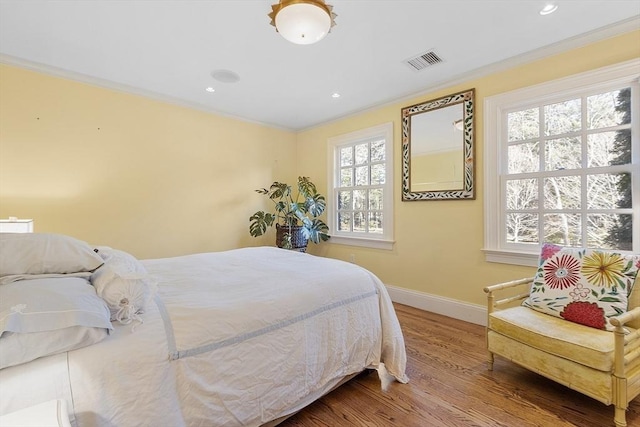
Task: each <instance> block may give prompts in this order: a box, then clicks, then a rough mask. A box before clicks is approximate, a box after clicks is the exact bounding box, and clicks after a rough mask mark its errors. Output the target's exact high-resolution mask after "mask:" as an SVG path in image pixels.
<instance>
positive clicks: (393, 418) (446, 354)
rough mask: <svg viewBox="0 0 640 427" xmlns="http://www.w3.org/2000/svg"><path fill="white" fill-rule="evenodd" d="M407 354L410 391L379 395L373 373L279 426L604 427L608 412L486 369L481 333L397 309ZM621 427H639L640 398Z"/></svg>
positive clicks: (567, 392) (397, 387) (509, 367)
mask: <svg viewBox="0 0 640 427" xmlns="http://www.w3.org/2000/svg"><path fill="white" fill-rule="evenodd" d="M395 307H396V312H397V314H398V318H399V319H400V324H401V325H402V330H403V332H404V337H405V343H406V347H407V358H408V360H407V375H408V376H409V378H410V382H409V384H400V383H397V382H394V383H393V384H391V386H390V387H389V391H388V392H386V393H383V392H381V391H380V381H379V380H378V378H377V374H376V373H375V372H374V373H372V374H369V375H361V376H359V377H356V378H354V379H353V380H351V381H350V382H348V383H346V384H344V385H343V386H342V387H340V388H338V389H336V390H334V391H333V392H331V393H330V394H328V395H327V396H325V397H324V398H322V399H320V400H319V401H317V402H315V403H314V404H312V405H311V406H309V407H307V408H305V409H304V410H303V411H301V412H300V413H298V414H296V415H294V416H293V417H291V418H289V419H288V420H286V421H285V422H284V423H282V424H280V426H281V427H294V426H308V427H311V426H327V427H329V426H330V427H335V426H367V427H387V426H399V427H413V426H415V427H418V426H419V427H432V426H433V427H437V426H451V427H463V426H504V427H525V426H540V427H546V426H549V427H562V426H579V427H591V426H593V427H603V426H613V425H614V424H613V407H612V406H605V405H603V404H602V403H600V402H598V401H596V400H593V399H591V398H589V397H586V396H584V395H582V394H579V393H577V392H574V391H572V390H571V389H568V388H566V387H564V386H562V385H559V384H557V383H555V382H553V381H551V380H548V379H546V378H544V377H542V376H540V375H537V374H535V373H532V372H529V371H527V370H525V369H523V368H520V367H518V366H516V365H514V364H513V363H510V362H508V361H506V360H505V359H502V358H499V357H496V363H495V368H494V371H492V372H490V371H487V369H486V350H485V338H484V331H485V330H484V327H482V326H478V325H474V324H470V323H466V322H463V321H459V320H455V319H452V318H448V317H444V316H440V315H437V314H433V313H429V312H425V311H421V310H417V309H414V308H411V307H407V306H403V305H398V304H395ZM627 424H628V425H629V426H630V427H633V426H636V427H638V426H640V398H638V399H635V400H634V401H633V402H631V404H630V407H629V410H628V411H627Z"/></svg>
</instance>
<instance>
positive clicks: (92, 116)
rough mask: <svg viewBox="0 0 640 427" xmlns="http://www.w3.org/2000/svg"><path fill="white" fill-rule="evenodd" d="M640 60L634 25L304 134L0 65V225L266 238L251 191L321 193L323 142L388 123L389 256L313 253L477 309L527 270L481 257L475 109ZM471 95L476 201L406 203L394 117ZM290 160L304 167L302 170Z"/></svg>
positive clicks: (155, 247)
mask: <svg viewBox="0 0 640 427" xmlns="http://www.w3.org/2000/svg"><path fill="white" fill-rule="evenodd" d="M637 57H640V31H636V32H633V33H629V34H626V35H623V36H619V37H616V38H612V39H609V40H605V41H602V42H599V43H596V44H593V45H590V46H587V47H584V48H580V49H575V50H573V51H570V52H567V53H564V54H560V55H556V56H553V57H550V58H547V59H544V60H540V61H537V62H535V63H531V64H527V65H524V66H520V67H516V68H513V69H510V70H508V71H505V72H500V73H496V74H493V75H490V76H487V77H483V78H478V79H475V80H471V81H468V82H465V83H462V84H459V85H455V86H452V87H449V88H446V89H443V90H438V91H435V92H432V93H428V94H424V95H421V96H419V97H415V98H413V99H408V100H405V101H402V102H398V103H394V104H390V105H386V106H383V107H380V108H378V109H374V110H370V111H366V112H363V113H361V114H359V115H355V116H351V117H348V118H345V119H343V120H339V121H336V122H333V123H330V124H327V125H324V126H319V127H317V128H314V129H310V130H307V131H304V132H300V133H299V134H297V135H296V134H294V133H291V132H286V131H282V130H278V129H273V128H269V127H265V126H260V125H256V124H250V123H246V122H243V121H238V120H234V119H230V118H225V117H221V116H217V115H214V114H208V113H204V112H200V111H195V110H190V109H187V108H182V107H178V106H174V105H170V104H166V103H163V102H158V101H153V100H150V99H146V98H143V97H139V96H135V95H130V94H125V93H120V92H117V91H112V90H107V89H102V88H97V87H93V86H89V85H85V84H81V83H77V82H72V81H68V80H65V79H60V78H55V77H51V76H46V75H43V74H39V73H35V72H31V71H26V70H23V69H18V68H14V67H9V66H0V217H2V218H6V217H8V216H17V217H30V218H34V219H35V221H36V225H35V227H36V231H43V232H44V231H47V232H57V233H65V234H70V235H73V236H76V237H78V238H81V239H83V240H86V241H89V242H91V243H95V244H104V245H110V246H113V247H116V248H121V249H124V250H127V251H129V252H131V253H133V254H134V255H136V256H137V257H139V258H149V257H160V256H172V255H178V254H185V253H193V252H200V251H215V250H224V249H230V248H235V247H242V246H249V245H258V244H271V242H272V241H273V235H269V236H267V237H266V238H264V239H253V238H251V237H250V236H249V234H248V217H249V216H250V215H251V213H253V212H254V211H255V210H257V209H258V208H260V207H262V206H265V207H266V206H267V205H263V201H262V200H261V198H260V196H258V195H256V194H255V193H253V192H252V190H253V189H255V188H259V187H264V186H266V185H268V184H269V183H271V182H272V181H273V180H276V179H278V180H286V181H288V182H293V181H294V180H295V177H296V176H297V175H306V176H310V177H312V179H313V181H314V182H315V183H316V184H318V186H319V190H320V191H321V192H323V193H324V194H326V188H327V187H326V183H327V176H326V170H327V166H326V158H327V156H326V150H327V148H326V142H327V139H328V138H330V137H333V136H337V135H341V134H344V133H348V132H352V131H355V130H359V129H363V128H366V127H369V126H374V125H378V124H381V123H386V122H389V121H392V122H393V123H394V134H395V147H394V148H395V151H394V153H395V165H394V167H395V176H394V179H395V195H394V199H395V207H396V209H395V239H396V244H395V246H394V249H393V250H391V251H385V250H373V249H364V248H357V247H349V246H342V245H337V244H331V243H323V244H321V245H319V246H315V245H311V247H310V250H309V251H310V252H311V253H315V254H321V255H326V256H329V257H333V258H338V259H343V260H348V259H349V257H350V255H351V254H354V256H355V261H356V262H357V263H358V264H360V265H362V266H364V267H366V268H369V269H370V270H372V271H373V272H374V273H376V274H377V275H378V276H379V277H380V278H381V279H382V280H383V282H385V283H387V284H389V285H394V286H400V287H404V288H407V289H412V290H417V291H421V292H426V293H430V294H436V295H439V296H443V297H448V298H453V299H458V300H462V301H466V302H471V303H477V304H483V303H484V295H483V293H482V292H481V289H482V287H483V286H485V285H487V284H490V283H496V282H498V281H502V280H508V279H514V278H519V277H523V276H526V275H530V274H531V273H532V269H531V268H525V267H517V266H509V265H501V264H494V263H487V262H485V261H484V254H483V253H482V251H481V248H482V246H483V215H484V213H483V193H484V191H483V190H484V189H483V178H484V175H483V170H482V166H483V148H484V144H483V110H482V107H483V101H484V98H485V97H487V96H491V95H495V94H498V93H502V92H505V91H508V90H512V89H517V88H521V87H525V86H529V85H533V84H536V83H540V82H544V81H548V80H552V79H556V78H560V77H564V76H567V75H571V74H575V73H579V72H582V71H586V70H590V69H594V68H598V67H602V66H605V65H609V64H613V63H617V62H621V61H625V60H628V59H632V58H637ZM469 88H475V89H476V160H477V161H476V165H477V173H476V179H477V181H476V188H477V199H476V200H473V201H469V200H464V201H428V202H427V201H425V202H401V201H400V185H401V182H400V176H401V175H400V172H401V168H400V159H401V157H400V110H401V108H402V107H405V106H407V105H413V104H416V103H419V102H422V101H425V100H428V99H432V98H435V97H438V96H441V95H446V94H450V93H454V92H459V91H462V90H466V89H469ZM296 162H298V164H296Z"/></svg>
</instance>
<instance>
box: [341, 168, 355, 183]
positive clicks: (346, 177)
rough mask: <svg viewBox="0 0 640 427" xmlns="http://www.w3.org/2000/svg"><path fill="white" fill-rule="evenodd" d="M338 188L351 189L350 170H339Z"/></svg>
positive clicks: (351, 178) (351, 170)
mask: <svg viewBox="0 0 640 427" xmlns="http://www.w3.org/2000/svg"><path fill="white" fill-rule="evenodd" d="M340 186H341V187H353V169H352V168H344V169H340Z"/></svg>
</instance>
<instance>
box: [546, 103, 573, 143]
mask: <svg viewBox="0 0 640 427" xmlns="http://www.w3.org/2000/svg"><path fill="white" fill-rule="evenodd" d="M580 105H581V101H580V99H571V100H569V101H564V102H560V103H558V104H551V105H545V107H544V119H545V126H546V128H545V129H546V132H545V134H546V135H558V134H561V133H567V132H575V131H578V130H580V129H581V127H582V125H581V123H582V119H581V114H580Z"/></svg>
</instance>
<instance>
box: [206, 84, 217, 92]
mask: <svg viewBox="0 0 640 427" xmlns="http://www.w3.org/2000/svg"><path fill="white" fill-rule="evenodd" d="M205 90H206V91H207V92H210V93H213V92H215V91H216V90H215V89H214V88H212V87H211V86H209V87H208V88H206V89H205Z"/></svg>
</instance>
